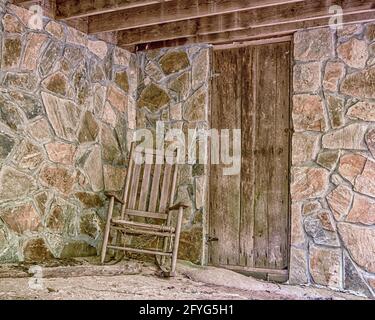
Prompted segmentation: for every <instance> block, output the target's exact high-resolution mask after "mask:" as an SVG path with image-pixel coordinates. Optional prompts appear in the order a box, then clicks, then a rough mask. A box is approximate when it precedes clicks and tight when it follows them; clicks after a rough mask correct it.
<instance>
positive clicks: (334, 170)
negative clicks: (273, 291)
mask: <svg viewBox="0 0 375 320" xmlns="http://www.w3.org/2000/svg"><path fill="white" fill-rule="evenodd" d="M374 41H375V24H367V25H351V26H346V27H344V28H343V29H342V30H337V31H331V29H329V28H325V29H316V30H312V31H302V32H298V33H296V34H295V37H294V45H295V48H294V59H295V65H294V95H293V124H294V131H295V132H294V136H293V148H292V149H293V151H292V162H293V166H292V182H291V197H292V201H293V202H292V231H291V237H292V248H291V265H290V282H291V283H299V284H300V283H311V284H318V285H323V286H329V287H333V288H337V289H345V290H352V291H355V292H360V293H362V294H366V295H368V296H370V295H371V294H373V293H374V291H375V42H374Z"/></svg>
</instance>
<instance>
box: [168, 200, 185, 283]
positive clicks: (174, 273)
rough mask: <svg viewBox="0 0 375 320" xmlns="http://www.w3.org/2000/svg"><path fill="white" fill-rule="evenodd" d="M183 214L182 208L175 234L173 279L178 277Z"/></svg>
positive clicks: (179, 211) (179, 212) (172, 266)
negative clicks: (177, 265) (178, 256)
mask: <svg viewBox="0 0 375 320" xmlns="http://www.w3.org/2000/svg"><path fill="white" fill-rule="evenodd" d="M183 214H184V208H182V207H181V208H180V209H179V210H178V218H177V226H176V232H175V237H174V244H173V252H172V265H171V276H172V277H174V276H175V275H176V264H177V254H178V245H179V242H180V234H181V225H182V216H183Z"/></svg>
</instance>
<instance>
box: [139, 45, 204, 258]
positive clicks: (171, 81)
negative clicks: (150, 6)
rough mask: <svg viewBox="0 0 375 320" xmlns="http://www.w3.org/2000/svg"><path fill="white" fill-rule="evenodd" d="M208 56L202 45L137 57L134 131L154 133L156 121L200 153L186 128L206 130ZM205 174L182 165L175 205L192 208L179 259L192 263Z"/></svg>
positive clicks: (200, 230) (198, 247)
mask: <svg viewBox="0 0 375 320" xmlns="http://www.w3.org/2000/svg"><path fill="white" fill-rule="evenodd" d="M209 52H210V49H209V48H208V46H204V45H203V46H189V47H181V48H174V49H161V50H153V51H148V52H143V53H139V54H138V65H139V75H138V99H137V128H149V129H152V130H155V128H156V122H157V121H159V123H162V124H163V125H164V127H165V130H168V129H182V130H183V132H184V133H185V140H186V146H187V147H193V146H196V147H197V150H198V145H199V143H198V140H199V139H200V137H199V136H196V137H195V138H194V140H193V141H192V143H191V144H190V145H188V129H195V130H197V129H205V128H206V129H208V128H209V121H208V116H209V84H208V79H209V72H210V55H209ZM187 150H188V149H186V151H187ZM197 156H198V151H197ZM207 172H208V166H207V165H204V164H200V163H199V161H198V160H196V163H190V164H189V163H186V164H184V165H180V171H179V173H180V174H179V183H178V189H177V190H178V191H177V198H176V201H179V200H184V201H189V202H190V203H191V208H190V209H186V210H185V212H184V221H183V231H182V234H181V242H180V249H179V258H181V259H186V260H190V261H192V262H195V263H201V262H204V259H205V257H204V255H205V248H204V243H203V241H204V240H203V238H204V234H205V233H206V232H205V230H204V228H205V226H206V218H207V217H206V213H207V204H206V201H207V195H206V193H207Z"/></svg>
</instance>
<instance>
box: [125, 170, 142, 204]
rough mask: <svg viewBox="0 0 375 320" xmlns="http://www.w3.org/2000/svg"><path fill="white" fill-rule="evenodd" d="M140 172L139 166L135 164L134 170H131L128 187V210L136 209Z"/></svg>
mask: <svg viewBox="0 0 375 320" xmlns="http://www.w3.org/2000/svg"><path fill="white" fill-rule="evenodd" d="M140 172H141V165H139V164H136V163H135V164H134V168H133V177H132V183H131V186H130V194H129V201H128V209H136V202H137V193H138V185H139V175H140Z"/></svg>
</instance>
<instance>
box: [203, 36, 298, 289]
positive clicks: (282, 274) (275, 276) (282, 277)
mask: <svg viewBox="0 0 375 320" xmlns="http://www.w3.org/2000/svg"><path fill="white" fill-rule="evenodd" d="M281 42H289V43H290V48H291V55H290V74H289V111H290V116H289V128H290V130H289V146H288V147H289V148H288V154H289V161H288V166H289V181H288V221H287V224H288V235H287V241H288V246H287V249H288V250H287V260H288V262H289V261H290V246H291V203H292V201H291V193H290V185H291V176H290V172H291V170H290V169H291V166H292V138H293V137H292V135H293V132H294V130H293V121H292V109H293V105H292V103H293V100H292V93H293V50H294V43H293V34H290V35H286V36H282V37H274V38H267V39H259V40H251V41H244V42H234V43H230V44H218V45H213V46H212V47H211V50H210V54H209V65H210V68H211V69H210V81H209V92H210V94H209V98H208V99H209V101H208V106H209V110H208V123H209V124H210V128H212V116H211V112H212V108H213V106H212V99H211V95H212V93H213V88H212V82H213V81H212V80H213V78H214V77H215V76H216V75H215V74H214V70H213V69H212V68H213V55H214V51H215V50H225V49H233V48H240V47H247V46H256V45H263V44H272V43H281ZM207 149H208V150H207V151H208V157H207V158H208V161H209V162H208V165H207V169H206V170H207V187H206V215H205V216H204V220H203V255H202V264H203V265H210V264H209V254H210V242H209V235H210V219H211V205H210V183H211V174H210V172H211V141H210V139H208V146H207ZM219 267H222V268H225V269H229V270H232V271H235V272H238V273H241V274H244V275H247V276H253V277H256V278H260V279H263V280H267V281H275V282H286V281H288V280H289V272H290V262H289V263H288V266H287V269H285V270H276V269H275V270H273V269H264V268H252V267H242V266H225V265H220V266H219Z"/></svg>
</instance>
